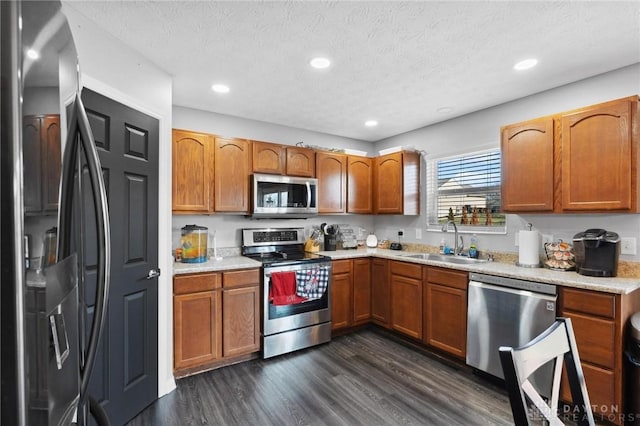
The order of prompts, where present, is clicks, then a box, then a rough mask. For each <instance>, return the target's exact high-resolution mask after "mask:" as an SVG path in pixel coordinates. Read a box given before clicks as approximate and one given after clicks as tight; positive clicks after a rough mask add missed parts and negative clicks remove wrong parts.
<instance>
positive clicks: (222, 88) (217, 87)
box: [211, 84, 229, 93]
mask: <svg viewBox="0 0 640 426" xmlns="http://www.w3.org/2000/svg"><path fill="white" fill-rule="evenodd" d="M211 90H213V91H214V92H216V93H229V86H227V85H225V84H214V85H213V86H211Z"/></svg>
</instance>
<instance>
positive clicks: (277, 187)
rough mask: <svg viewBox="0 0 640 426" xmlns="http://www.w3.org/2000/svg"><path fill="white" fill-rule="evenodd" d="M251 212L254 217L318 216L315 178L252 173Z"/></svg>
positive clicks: (316, 182) (316, 181) (316, 180)
mask: <svg viewBox="0 0 640 426" xmlns="http://www.w3.org/2000/svg"><path fill="white" fill-rule="evenodd" d="M251 203H252V204H251V207H252V209H251V215H252V217H254V218H257V219H260V218H273V219H277V218H283V219H284V218H288V219H291V218H306V217H311V216H317V215H318V179H315V178H304V177H294V176H279V175H267V174H257V173H256V174H253V175H252V176H251Z"/></svg>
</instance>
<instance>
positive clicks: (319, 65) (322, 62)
mask: <svg viewBox="0 0 640 426" xmlns="http://www.w3.org/2000/svg"><path fill="white" fill-rule="evenodd" d="M309 64H310V65H311V66H312V67H314V68H316V69H319V70H320V69H324V68H328V67H329V65H331V61H330V60H328V59H327V58H321V57H318V58H313V59H312V60H311V61H309Z"/></svg>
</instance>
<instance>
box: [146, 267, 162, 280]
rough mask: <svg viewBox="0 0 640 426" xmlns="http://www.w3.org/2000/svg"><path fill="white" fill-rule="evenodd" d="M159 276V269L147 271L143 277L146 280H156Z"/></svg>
mask: <svg viewBox="0 0 640 426" xmlns="http://www.w3.org/2000/svg"><path fill="white" fill-rule="evenodd" d="M159 276H160V268H156V269H149V273H148V274H147V276H146V277H145V278H146V279H148V280H152V279H154V278H158V277H159Z"/></svg>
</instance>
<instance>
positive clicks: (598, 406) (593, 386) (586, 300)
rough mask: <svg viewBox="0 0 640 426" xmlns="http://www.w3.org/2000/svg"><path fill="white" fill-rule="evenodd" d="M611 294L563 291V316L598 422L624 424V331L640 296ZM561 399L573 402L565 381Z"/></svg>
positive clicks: (639, 306) (561, 301) (635, 293)
mask: <svg viewBox="0 0 640 426" xmlns="http://www.w3.org/2000/svg"><path fill="white" fill-rule="evenodd" d="M638 291H640V290H637V291H636V292H634V293H631V294H610V293H602V292H596V291H590V290H582V289H575V288H567V287H561V288H560V290H559V295H560V298H559V299H560V312H559V314H560V315H561V316H564V317H568V318H571V322H572V325H573V331H574V334H575V338H576V344H577V346H578V354H579V355H580V361H581V365H582V371H583V372H584V377H585V383H586V386H587V392H588V394H589V400H590V402H591V406H592V407H593V410H594V415H595V417H596V420H599V419H602V420H607V421H610V422H612V423H615V424H622V423H623V418H624V416H623V414H624V413H625V411H626V410H625V406H624V389H623V385H624V377H625V368H626V366H625V362H624V355H623V348H624V342H625V337H626V336H625V334H624V329H625V325H626V323H627V321H628V319H629V317H630V316H631V315H632V314H633V313H635V312H637V311H638V310H640V297H639V296H640V293H638ZM561 397H562V399H563V400H564V401H567V402H571V393H570V391H569V388H568V385H567V382H566V378H563V382H562V388H561Z"/></svg>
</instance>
